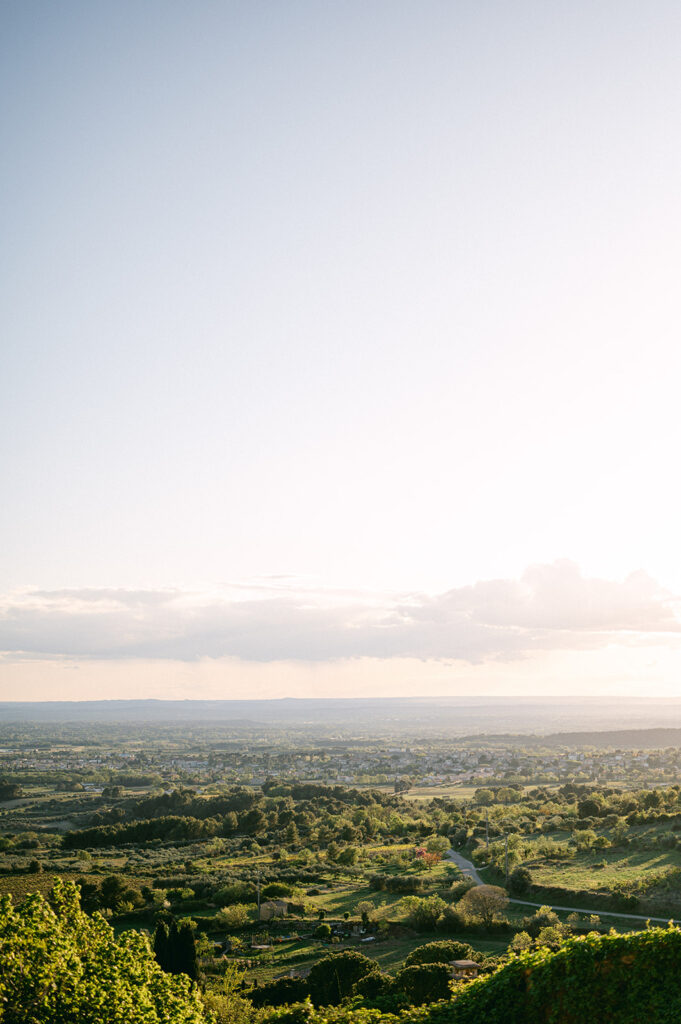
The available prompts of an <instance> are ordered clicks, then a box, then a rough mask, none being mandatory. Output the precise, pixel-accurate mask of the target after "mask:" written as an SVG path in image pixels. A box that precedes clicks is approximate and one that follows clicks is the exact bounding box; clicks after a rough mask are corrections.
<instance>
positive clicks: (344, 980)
mask: <svg viewBox="0 0 681 1024" xmlns="http://www.w3.org/2000/svg"><path fill="white" fill-rule="evenodd" d="M376 970H378V964H377V963H376V961H375V960H370V959H369V957H368V956H363V955H362V953H358V952H356V951H355V950H353V949H346V950H344V951H343V952H342V953H331V954H329V956H325V957H322V959H321V960H318V961H317V963H316V964H315V965H314V967H313V968H312V970H311V971H310V976H309V978H308V984H309V986H310V995H311V996H312V1002H313V1003H314V1004H315V1006H338V1004H339V1003H340V1002H341V1001H342V1000H343V999H345V998H346V997H347V996H349V995H350V994H351V993H352V989H353V986H354V985H355V983H356V982H358V981H359V979H360V978H363V977H364V976H365V975H366V974H370V973H371V972H372V971H376Z"/></svg>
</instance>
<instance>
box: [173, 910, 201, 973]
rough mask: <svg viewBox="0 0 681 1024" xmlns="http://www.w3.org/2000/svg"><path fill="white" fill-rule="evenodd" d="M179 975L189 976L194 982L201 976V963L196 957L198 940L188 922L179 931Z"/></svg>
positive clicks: (177, 959) (177, 970)
mask: <svg viewBox="0 0 681 1024" xmlns="http://www.w3.org/2000/svg"><path fill="white" fill-rule="evenodd" d="M176 964H177V967H176V971H175V973H177V974H187V975H188V976H189V977H190V978H191V979H192V981H196V979H197V978H198V976H199V961H198V958H197V955H196V938H195V937H194V929H193V928H192V926H191V925H190V924H189V922H188V921H185V923H184V924H183V925H182V926H181V927H180V928H179V929H178V931H177V958H176Z"/></svg>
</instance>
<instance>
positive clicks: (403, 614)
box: [0, 561, 681, 663]
mask: <svg viewBox="0 0 681 1024" xmlns="http://www.w3.org/2000/svg"><path fill="white" fill-rule="evenodd" d="M677 603H678V602H677V600H676V599H675V598H674V596H673V595H671V594H669V593H668V592H667V591H665V590H663V589H662V588H661V587H660V586H659V585H658V584H657V583H656V582H655V581H654V580H653V579H651V578H650V577H649V576H648V575H647V574H646V573H644V572H640V571H639V572H635V573H632V574H631V575H630V576H628V577H627V578H626V579H625V580H624V581H622V582H617V581H611V580H604V579H595V578H588V577H585V576H583V575H582V574H581V572H580V570H579V568H578V566H576V565H575V564H574V563H573V562H569V561H558V562H554V563H552V564H550V565H535V566H531V567H530V568H528V569H527V570H526V572H525V573H524V574H523V575H522V577H521V578H520V579H514V580H511V579H499V580H485V581H480V582H477V583H474V584H472V585H470V586H465V587H459V588H456V589H453V590H450V591H447V592H446V593H443V594H439V595H434V596H433V595H427V594H422V593H413V594H394V595H380V596H377V595H370V594H366V595H362V594H357V593H348V592H345V593H344V592H333V591H326V590H315V589H313V588H311V587H310V586H309V585H308V586H302V585H300V584H298V583H297V582H296V581H295V580H293V579H291V578H286V579H285V580H281V581H277V582H276V583H275V581H272V580H270V581H266V582H263V583H262V584H261V583H258V584H257V585H249V586H247V587H245V588H244V586H243V585H242V584H240V585H237V586H226V587H223V588H220V589H218V590H214V591H210V592H199V591H189V590H180V589H175V590H125V589H103V588H98V589H83V590H55V591H46V590H30V591H23V592H20V593H14V594H10V595H6V596H5V597H4V598H3V599H2V600H1V601H0V650H3V651H4V652H6V657H9V658H22V657H26V656H27V655H28V656H31V657H44V658H55V657H68V658H76V659H105V660H120V659H128V658H152V659H175V660H180V661H193V660H196V659H199V658H222V657H233V658H239V659H242V660H245V661H253V662H270V661H304V662H324V661H335V660H337V659H344V658H360V657H363V658H381V659H386V658H404V657H407V658H422V659H441V660H451V661H466V662H471V663H475V662H480V661H486V660H491V659H497V660H505V661H508V660H511V659H516V658H520V657H524V656H525V655H526V654H527V653H529V652H531V651H532V650H538V649H544V650H550V649H555V650H566V649H583V648H598V647H602V646H605V645H607V644H609V643H612V642H613V640H614V639H619V641H620V642H622V641H623V640H632V639H640V638H645V637H650V636H651V635H652V634H661V633H664V634H670V633H680V632H681V619H680V618H679V615H678V614H677Z"/></svg>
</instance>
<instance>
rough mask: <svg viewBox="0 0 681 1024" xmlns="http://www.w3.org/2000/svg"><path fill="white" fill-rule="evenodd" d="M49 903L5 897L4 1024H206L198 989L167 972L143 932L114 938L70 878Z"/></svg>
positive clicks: (0, 971) (0, 972)
mask: <svg viewBox="0 0 681 1024" xmlns="http://www.w3.org/2000/svg"><path fill="white" fill-rule="evenodd" d="M51 904H52V905H50V903H48V902H47V900H45V899H44V898H43V897H42V896H41V895H40V894H37V893H35V894H32V895H30V896H28V897H27V898H26V900H25V901H24V903H23V904H22V905H21V907H20V908H15V907H14V906H13V904H12V901H11V898H10V897H9V896H4V897H2V899H0V997H1V999H2V1003H1V1004H0V1005H1V1006H2V1020H3V1024H5V1022H6V1024H37V1022H41V1024H53V1022H57V1021H59V1022H62V1021H63V1022H65V1024H66V1022H68V1024H103V1022H106V1024H207V1018H206V1015H205V1014H204V1010H203V1004H202V1002H201V999H200V996H199V994H198V991H197V990H196V989H193V988H192V985H191V982H190V981H189V979H188V978H183V977H177V978H174V977H172V976H171V975H169V974H165V973H164V972H163V971H162V970H161V968H160V967H159V965H158V964H157V963H156V961H155V959H154V955H153V953H152V951H151V948H150V946H149V941H148V939H147V938H146V937H145V936H144V935H141V934H140V933H139V932H134V931H133V932H124V933H123V934H122V935H120V936H119V937H118V938H116V936H115V935H114V932H113V929H112V928H111V927H110V926H109V925H108V924H107V923H106V921H104V919H103V918H102V917H101V916H100V915H99V914H96V915H95V916H94V917H88V916H87V914H85V913H84V912H83V911H82V910H81V909H80V904H79V900H78V891H77V889H76V886H75V885H73V884H72V883H68V884H64V883H61V882H58V883H57V884H56V885H55V887H54V889H53V891H52V894H51ZM67 965H68V966H67Z"/></svg>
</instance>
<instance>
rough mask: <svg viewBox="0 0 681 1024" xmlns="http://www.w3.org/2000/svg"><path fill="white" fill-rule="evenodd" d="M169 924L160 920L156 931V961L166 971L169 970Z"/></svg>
mask: <svg viewBox="0 0 681 1024" xmlns="http://www.w3.org/2000/svg"><path fill="white" fill-rule="evenodd" d="M168 944H169V943H168V925H167V924H166V923H165V921H159V922H158V924H157V925H156V931H155V932H154V956H155V957H156V963H157V964H158V965H159V967H161V968H162V969H163V970H164V971H169V970H170V968H169V966H168Z"/></svg>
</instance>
